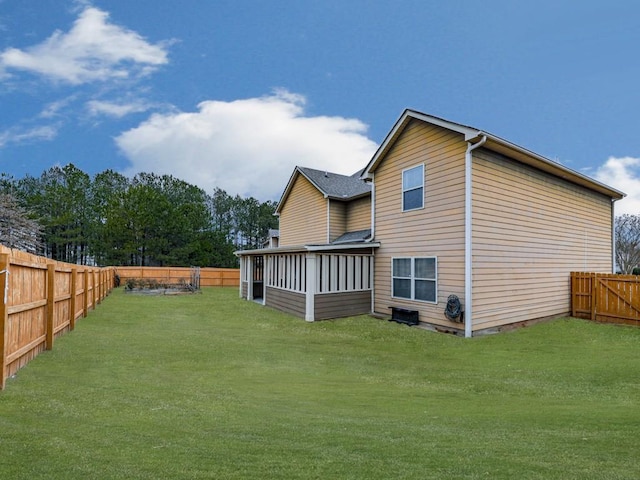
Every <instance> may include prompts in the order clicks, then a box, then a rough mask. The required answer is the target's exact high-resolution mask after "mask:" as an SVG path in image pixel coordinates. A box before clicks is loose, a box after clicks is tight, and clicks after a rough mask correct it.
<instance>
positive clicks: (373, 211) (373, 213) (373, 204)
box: [367, 172, 376, 313]
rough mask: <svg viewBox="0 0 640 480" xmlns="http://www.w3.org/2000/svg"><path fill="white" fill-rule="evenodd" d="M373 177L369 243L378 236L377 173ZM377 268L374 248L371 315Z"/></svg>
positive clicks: (371, 278)
mask: <svg viewBox="0 0 640 480" xmlns="http://www.w3.org/2000/svg"><path fill="white" fill-rule="evenodd" d="M369 175H370V176H371V235H369V240H367V242H372V241H373V239H374V238H375V236H376V181H375V175H376V174H375V173H373V172H372V173H370V174H369ZM375 267H376V257H375V255H374V254H373V248H372V249H371V267H370V268H371V270H370V271H369V283H370V285H371V313H373V312H375V304H376V300H375V298H376V287H375V279H376V276H375Z"/></svg>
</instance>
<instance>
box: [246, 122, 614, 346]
mask: <svg viewBox="0 0 640 480" xmlns="http://www.w3.org/2000/svg"><path fill="white" fill-rule="evenodd" d="M623 196H624V194H623V193H621V192H619V191H617V190H615V189H613V188H611V187H608V186H606V185H604V184H602V183H600V182H597V181H595V180H593V179H591V178H589V177H587V176H585V175H583V174H581V173H579V172H576V171H573V170H571V169H568V168H567V167H564V166H562V165H560V164H558V163H556V162H553V161H551V160H548V159H546V158H544V157H542V156H540V155H538V154H536V153H534V152H531V151H529V150H526V149H524V148H522V147H520V146H518V145H515V144H513V143H511V142H509V141H507V140H504V139H502V138H500V137H497V136H495V135H492V134H490V133H488V132H485V131H483V130H479V129H476V128H473V127H469V126H465V125H462V124H459V123H455V122H451V121H448V120H445V119H442V118H438V117H434V116H431V115H427V114H424V113H420V112H417V111H414V110H406V111H405V112H404V113H403V114H402V115H401V116H400V118H399V119H398V120H397V122H396V123H395V124H394V126H393V128H392V129H391V131H390V132H389V134H388V135H387V136H386V138H385V139H384V141H383V142H382V144H381V145H380V147H379V148H378V150H377V152H376V153H375V154H374V156H373V158H372V159H371V161H370V162H369V163H368V164H367V165H366V167H365V168H364V169H363V170H362V171H361V172H358V173H357V174H355V175H353V176H343V175H336V174H332V173H329V172H321V171H318V170H311V169H305V168H300V167H298V168H296V169H295V171H294V172H293V174H292V176H291V178H290V180H289V182H288V184H287V186H286V188H285V191H284V194H283V195H282V198H281V199H280V203H279V204H278V207H277V214H278V215H279V216H280V246H279V247H278V248H276V249H263V250H259V251H243V252H237V254H238V256H239V257H240V260H241V292H240V294H241V296H242V297H243V298H247V299H255V298H261V301H262V302H263V303H264V304H265V305H270V306H274V307H276V308H280V309H282V310H285V311H289V312H291V313H294V314H297V315H299V316H302V317H303V318H305V319H307V320H310V321H313V320H317V319H321V318H332V317H339V316H344V315H351V314H354V313H373V314H377V315H383V316H386V315H389V314H390V313H391V312H394V313H396V312H404V313H410V314H411V315H412V317H413V318H416V319H417V320H418V321H419V322H420V324H422V325H425V326H428V327H432V328H435V329H438V330H443V331H450V332H454V333H460V334H462V333H464V335H465V336H467V337H469V336H472V335H475V334H478V333H485V332H493V331H499V330H501V329H503V328H505V327H507V326H511V325H514V324H521V323H523V322H529V321H532V320H537V319H541V318H549V317H554V316H558V315H564V314H567V313H568V312H569V308H570V307H569V300H570V295H569V293H570V284H569V282H570V277H569V274H570V272H571V271H598V272H611V271H612V270H613V257H614V252H613V234H612V229H613V212H614V202H615V201H616V200H619V199H621V198H622V197H623ZM367 212H368V215H367ZM258 264H262V265H263V270H262V271H258V272H257V273H256V272H254V270H255V265H258ZM260 276H262V277H261V278H259V279H258V277H260ZM263 280H264V284H263V286H262V285H261V284H260V282H261V281H263ZM254 282H255V286H254V285H253V283H254ZM450 301H451V302H453V303H452V305H453V306H454V307H455V306H457V307H458V310H460V311H456V313H457V315H455V316H451V315H449V316H447V315H445V309H447V307H448V305H449V304H450ZM401 309H402V310H401Z"/></svg>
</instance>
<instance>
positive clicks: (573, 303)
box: [569, 272, 578, 318]
mask: <svg viewBox="0 0 640 480" xmlns="http://www.w3.org/2000/svg"><path fill="white" fill-rule="evenodd" d="M570 278H571V285H570V286H569V288H570V289H571V316H572V317H574V318H575V316H576V300H577V297H578V296H577V288H578V285H577V284H578V274H577V273H576V272H571V277H570Z"/></svg>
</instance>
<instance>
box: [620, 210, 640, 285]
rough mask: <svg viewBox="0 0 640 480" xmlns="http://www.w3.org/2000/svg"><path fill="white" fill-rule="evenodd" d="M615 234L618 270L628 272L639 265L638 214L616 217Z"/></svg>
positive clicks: (639, 226) (639, 225) (639, 230)
mask: <svg viewBox="0 0 640 480" xmlns="http://www.w3.org/2000/svg"><path fill="white" fill-rule="evenodd" d="M615 235H616V264H617V266H618V271H619V272H620V273H626V274H630V273H632V272H633V269H634V268H635V267H638V266H640V215H629V214H625V215H621V216H619V217H616V221H615Z"/></svg>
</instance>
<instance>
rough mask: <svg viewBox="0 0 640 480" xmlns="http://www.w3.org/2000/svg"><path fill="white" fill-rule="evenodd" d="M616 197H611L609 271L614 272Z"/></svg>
mask: <svg viewBox="0 0 640 480" xmlns="http://www.w3.org/2000/svg"><path fill="white" fill-rule="evenodd" d="M615 205H616V199H615V198H612V199H611V273H616V216H615Z"/></svg>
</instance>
